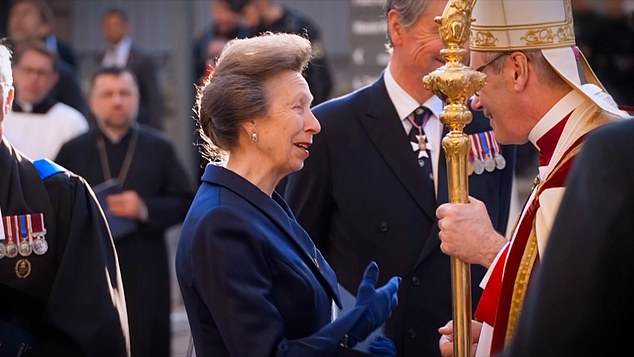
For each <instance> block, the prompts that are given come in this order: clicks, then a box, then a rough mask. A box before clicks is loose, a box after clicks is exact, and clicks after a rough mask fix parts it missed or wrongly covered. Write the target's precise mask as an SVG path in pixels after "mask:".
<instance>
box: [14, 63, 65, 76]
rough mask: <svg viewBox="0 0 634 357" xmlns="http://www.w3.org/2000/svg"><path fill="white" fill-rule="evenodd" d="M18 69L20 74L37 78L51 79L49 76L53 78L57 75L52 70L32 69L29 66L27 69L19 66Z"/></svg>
mask: <svg viewBox="0 0 634 357" xmlns="http://www.w3.org/2000/svg"><path fill="white" fill-rule="evenodd" d="M16 68H17V69H18V70H19V71H20V72H22V73H24V75H26V76H35V77H37V78H45V77H49V76H52V75H53V74H54V73H55V72H54V71H51V70H45V69H39V68H32V67H28V66H27V67H23V66H17V67H16Z"/></svg>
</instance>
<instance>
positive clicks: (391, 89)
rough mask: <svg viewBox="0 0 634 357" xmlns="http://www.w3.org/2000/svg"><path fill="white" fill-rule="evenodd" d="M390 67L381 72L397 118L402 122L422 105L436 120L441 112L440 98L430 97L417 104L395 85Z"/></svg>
mask: <svg viewBox="0 0 634 357" xmlns="http://www.w3.org/2000/svg"><path fill="white" fill-rule="evenodd" d="M390 67H391V66H390V65H389V64H388V66H387V68H386V69H385V71H384V72H383V81H384V82H385V88H386V89H387V95H388V96H389V97H390V100H392V104H394V108H396V112H397V113H398V117H399V118H400V119H401V120H404V119H405V118H407V116H408V115H410V114H411V113H412V112H413V111H414V110H415V109H416V108H418V107H419V106H420V105H421V104H422V105H423V106H425V107H427V108H429V110H431V112H432V113H433V114H434V116H435V117H436V118H438V117H439V116H440V112H441V111H442V101H441V100H440V98H438V97H437V96H435V95H432V96H431V97H430V98H429V99H427V100H426V101H425V103H418V102H417V101H416V99H414V98H412V96H411V95H409V93H407V92H406V91H405V90H404V89H403V88H402V87H401V86H400V85H399V84H398V83H396V80H395V79H394V76H392V70H391V68H390ZM421 81H422V78H421Z"/></svg>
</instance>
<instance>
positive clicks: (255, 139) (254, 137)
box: [251, 131, 258, 143]
mask: <svg viewBox="0 0 634 357" xmlns="http://www.w3.org/2000/svg"><path fill="white" fill-rule="evenodd" d="M251 141H253V142H254V143H257V142H258V133H256V132H255V131H252V132H251Z"/></svg>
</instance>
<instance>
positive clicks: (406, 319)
mask: <svg viewBox="0 0 634 357" xmlns="http://www.w3.org/2000/svg"><path fill="white" fill-rule="evenodd" d="M313 111H314V114H315V116H316V117H317V119H319V121H320V123H321V126H322V131H321V133H319V134H318V135H316V136H315V138H314V143H313V145H312V146H311V155H310V157H309V158H308V159H307V160H306V161H305V166H304V168H303V169H302V170H301V171H298V172H296V173H294V174H292V175H290V176H288V182H287V188H286V199H287V200H288V202H289V205H290V206H291V208H292V209H293V210H294V212H295V214H296V215H297V218H298V220H299V222H300V223H301V224H302V226H303V227H304V228H305V229H306V230H307V231H308V233H309V234H310V236H311V237H312V238H313V240H314V241H315V243H316V244H317V247H318V248H319V249H320V250H321V252H322V253H323V254H324V255H325V257H326V260H327V261H328V263H330V264H331V265H332V267H333V268H334V269H335V272H336V273H337V276H338V277H339V281H340V283H341V284H342V286H343V287H344V288H345V289H346V290H348V291H350V292H354V291H356V282H357V280H356V279H357V277H358V276H360V275H361V274H362V273H363V270H364V268H365V266H366V265H367V264H368V262H369V261H371V260H374V261H376V262H377V263H378V265H379V267H380V268H381V276H380V278H379V284H384V283H385V282H386V281H387V280H388V279H389V277H391V276H394V275H397V276H401V277H403V281H402V282H401V285H400V287H399V305H398V306H397V308H396V310H395V311H394V312H393V313H392V316H391V318H390V319H389V320H388V323H387V335H388V337H390V338H392V339H393V340H394V342H395V343H396V345H397V348H398V351H399V355H400V356H427V357H430V356H437V355H439V354H440V352H439V350H438V339H439V335H438V327H440V326H442V325H444V324H445V323H446V322H447V321H448V320H450V319H451V318H452V308H451V306H452V305H451V276H450V262H449V257H448V256H446V255H445V254H443V253H442V252H441V250H440V241H439V239H438V227H437V219H436V214H435V211H436V208H437V207H438V205H439V204H440V203H443V202H447V201H448V191H447V170H446V164H445V157H444V153H441V155H440V160H439V173H438V180H439V183H438V200H436V197H434V196H433V195H432V194H430V193H431V192H433V191H432V190H429V189H425V187H424V186H423V185H425V184H431V182H432V181H431V180H429V178H427V177H424V174H423V172H422V170H421V169H420V167H419V166H418V164H417V162H416V157H415V154H414V152H413V151H412V148H411V145H410V143H409V140H408V138H407V134H406V133H405V130H403V125H402V124H401V121H400V118H399V117H398V114H397V112H396V109H395V108H394V105H393V104H392V102H391V100H390V98H389V96H388V93H387V90H386V88H385V82H384V80H383V78H382V77H381V78H380V79H379V80H377V81H376V82H374V83H373V84H371V85H369V86H367V87H364V88H362V89H360V90H358V91H356V92H354V93H351V94H349V95H346V96H343V97H340V98H336V99H333V100H330V101H328V102H326V103H324V104H321V105H319V106H317V107H315V108H314V110H313ZM489 130H491V127H490V125H489V122H488V120H487V119H486V118H484V117H483V116H482V115H480V114H479V113H474V119H473V121H472V122H471V123H470V124H469V125H467V126H466V127H465V132H466V133H468V134H471V133H477V132H483V131H489ZM514 152H515V149H514V147H503V153H504V156H505V157H506V159H507V166H506V168H505V169H504V170H495V171H493V172H486V171H485V172H484V173H483V174H482V175H476V174H473V175H471V176H470V177H469V193H470V194H471V195H472V196H474V197H476V198H478V199H480V200H483V201H484V202H485V203H486V206H487V209H488V212H489V215H490V217H491V219H492V221H493V224H494V227H495V228H496V229H497V230H498V231H499V232H501V233H504V232H505V230H506V223H507V220H508V208H509V202H510V194H511V184H512V180H513V166H514V157H515V153H514ZM484 273H485V270H484V268H482V267H480V266H473V267H472V286H473V289H472V291H473V294H472V295H473V301H474V303H475V302H476V301H477V300H478V299H479V296H480V290H481V289H480V288H479V287H477V285H478V283H479V281H480V279H481V278H482V277H483V275H484Z"/></svg>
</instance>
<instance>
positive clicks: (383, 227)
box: [379, 221, 389, 233]
mask: <svg viewBox="0 0 634 357" xmlns="http://www.w3.org/2000/svg"><path fill="white" fill-rule="evenodd" d="M388 230H389V227H388V225H387V222H385V221H381V223H379V231H381V232H384V233H385V232H387V231H388Z"/></svg>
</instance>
